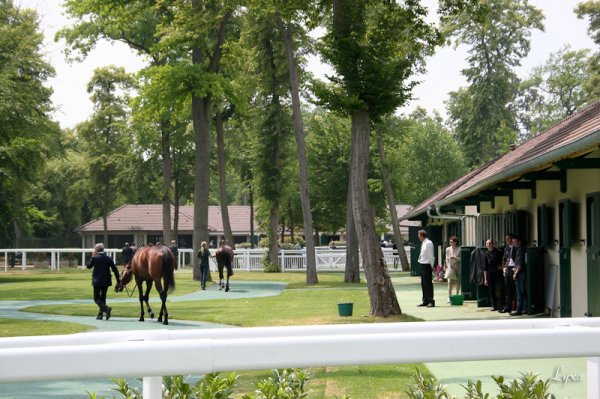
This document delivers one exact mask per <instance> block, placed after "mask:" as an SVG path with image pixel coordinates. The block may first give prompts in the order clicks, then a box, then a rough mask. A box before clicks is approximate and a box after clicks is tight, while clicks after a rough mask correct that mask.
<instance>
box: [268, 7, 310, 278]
mask: <svg viewBox="0 0 600 399" xmlns="http://www.w3.org/2000/svg"><path fill="white" fill-rule="evenodd" d="M277 25H278V26H279V29H280V30H281V34H282V36H283V41H284V44H285V55H286V59H287V65H288V72H289V75H290V92H291V95H292V116H293V120H294V133H295V135H296V146H297V148H298V163H299V167H300V201H301V203H302V215H303V218H304V238H305V240H306V284H318V282H319V279H318V277H317V260H316V255H315V239H314V234H313V224H312V214H311V207H310V197H309V191H308V160H307V158H306V144H305V142H304V127H303V125H302V110H301V108H300V85H299V83H298V68H297V66H296V59H295V55H294V40H293V38H292V31H291V30H290V29H289V26H287V25H286V24H285V23H284V22H283V20H282V19H281V16H280V15H278V16H277Z"/></svg>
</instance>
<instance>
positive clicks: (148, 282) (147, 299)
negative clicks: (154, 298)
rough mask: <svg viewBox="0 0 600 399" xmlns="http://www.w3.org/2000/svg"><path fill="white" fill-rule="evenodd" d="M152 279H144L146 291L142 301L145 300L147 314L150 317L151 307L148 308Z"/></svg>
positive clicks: (152, 314) (151, 316)
mask: <svg viewBox="0 0 600 399" xmlns="http://www.w3.org/2000/svg"><path fill="white" fill-rule="evenodd" d="M152 283H154V282H153V281H152V280H149V281H146V293H145V294H144V302H146V308H147V309H148V314H149V315H150V318H151V319H153V318H154V312H152V308H150V290H151V289H152Z"/></svg>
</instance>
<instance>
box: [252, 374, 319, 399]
mask: <svg viewBox="0 0 600 399" xmlns="http://www.w3.org/2000/svg"><path fill="white" fill-rule="evenodd" d="M309 378H310V374H309V372H308V370H296V369H283V370H273V371H272V372H271V376H270V377H269V378H265V379H263V380H261V381H258V382H257V383H256V384H255V385H256V393H255V394H254V395H244V396H243V399H302V398H308V393H307V392H306V384H307V382H308V380H309Z"/></svg>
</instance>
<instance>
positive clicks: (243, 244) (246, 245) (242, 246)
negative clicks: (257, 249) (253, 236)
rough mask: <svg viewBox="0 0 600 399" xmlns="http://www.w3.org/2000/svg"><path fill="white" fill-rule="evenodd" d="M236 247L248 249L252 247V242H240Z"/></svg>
mask: <svg viewBox="0 0 600 399" xmlns="http://www.w3.org/2000/svg"><path fill="white" fill-rule="evenodd" d="M235 248H236V249H248V248H252V243H249V242H240V243H239V244H235Z"/></svg>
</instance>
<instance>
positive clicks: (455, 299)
mask: <svg viewBox="0 0 600 399" xmlns="http://www.w3.org/2000/svg"><path fill="white" fill-rule="evenodd" d="M464 300H465V296H464V295H450V305H454V306H460V305H462V304H463V301H464Z"/></svg>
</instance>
